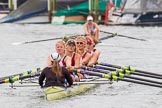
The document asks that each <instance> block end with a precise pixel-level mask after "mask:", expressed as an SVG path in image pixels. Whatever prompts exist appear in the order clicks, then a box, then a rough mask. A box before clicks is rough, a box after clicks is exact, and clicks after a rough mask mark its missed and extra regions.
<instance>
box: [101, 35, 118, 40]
mask: <svg viewBox="0 0 162 108" xmlns="http://www.w3.org/2000/svg"><path fill="white" fill-rule="evenodd" d="M114 36H115V35H114V34H111V35H110V36H105V37H102V38H100V39H99V41H102V40H106V39H109V38H113V37H114Z"/></svg>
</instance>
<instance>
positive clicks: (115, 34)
mask: <svg viewBox="0 0 162 108" xmlns="http://www.w3.org/2000/svg"><path fill="white" fill-rule="evenodd" d="M100 32H103V33H107V34H113V35H114V36H119V37H126V38H129V39H134V40H140V41H146V40H145V39H139V38H134V37H130V36H125V35H120V34H117V33H111V32H107V31H103V30H100Z"/></svg>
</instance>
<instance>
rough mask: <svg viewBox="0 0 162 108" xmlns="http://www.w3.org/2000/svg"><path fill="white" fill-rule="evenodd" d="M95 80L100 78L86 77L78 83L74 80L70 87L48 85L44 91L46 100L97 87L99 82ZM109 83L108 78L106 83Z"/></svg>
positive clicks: (80, 92)
mask: <svg viewBox="0 0 162 108" xmlns="http://www.w3.org/2000/svg"><path fill="white" fill-rule="evenodd" d="M95 81H99V79H95V80H92V79H91V80H90V79H85V80H84V81H82V82H76V83H75V82H74V85H73V86H72V87H69V88H63V87H58V86H53V87H48V88H45V89H43V92H44V94H45V99H46V100H48V101H51V100H58V99H62V98H66V97H71V96H75V95H79V94H82V93H85V92H87V91H89V90H91V89H93V88H96V87H97V86H98V85H99V83H98V84H97V83H96V82H95ZM101 83H102V82H101ZM108 83H110V81H109V80H107V83H106V84H108Z"/></svg>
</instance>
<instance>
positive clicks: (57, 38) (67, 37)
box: [12, 34, 85, 45]
mask: <svg viewBox="0 0 162 108" xmlns="http://www.w3.org/2000/svg"><path fill="white" fill-rule="evenodd" d="M77 36H85V35H82V34H81V35H73V36H64V37H63V38H62V37H55V38H50V39H42V40H35V41H27V42H16V43H12V45H20V44H28V43H37V42H44V41H51V40H59V39H69V38H75V37H77Z"/></svg>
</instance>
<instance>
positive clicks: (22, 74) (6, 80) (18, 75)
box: [0, 68, 41, 84]
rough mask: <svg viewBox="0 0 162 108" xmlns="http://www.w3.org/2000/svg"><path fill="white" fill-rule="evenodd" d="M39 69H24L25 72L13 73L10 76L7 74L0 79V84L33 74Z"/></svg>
mask: <svg viewBox="0 0 162 108" xmlns="http://www.w3.org/2000/svg"><path fill="white" fill-rule="evenodd" d="M40 71H41V69H40V68H37V69H36V70H32V71H26V72H23V73H20V74H15V75H10V76H7V77H5V78H3V79H1V80H0V84H3V83H13V82H14V81H17V80H18V79H20V78H22V77H26V76H29V75H33V74H35V73H37V72H40Z"/></svg>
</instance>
